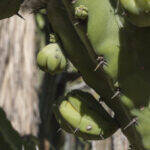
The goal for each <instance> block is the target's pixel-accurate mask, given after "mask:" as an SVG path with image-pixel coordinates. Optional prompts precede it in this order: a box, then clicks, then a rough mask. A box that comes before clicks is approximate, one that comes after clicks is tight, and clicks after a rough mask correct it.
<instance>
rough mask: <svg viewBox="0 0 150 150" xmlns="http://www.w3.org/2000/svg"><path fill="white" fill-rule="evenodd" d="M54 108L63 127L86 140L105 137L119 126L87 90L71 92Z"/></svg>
mask: <svg viewBox="0 0 150 150" xmlns="http://www.w3.org/2000/svg"><path fill="white" fill-rule="evenodd" d="M53 110H54V113H55V116H56V118H57V120H58V122H59V123H60V126H61V128H62V129H64V130H65V131H67V132H69V133H74V134H75V135H76V136H78V137H81V138H83V139H84V140H101V139H105V138H107V137H109V136H111V135H112V134H113V133H114V132H115V131H116V130H117V129H118V128H119V127H118V125H117V123H116V122H115V120H114V119H113V118H112V117H110V116H109V115H108V114H107V112H106V111H105V110H104V108H103V107H102V106H101V105H100V104H99V102H98V101H97V100H95V99H94V97H93V96H92V95H91V94H89V93H87V92H82V91H79V90H74V91H72V92H70V93H69V94H68V95H67V96H66V97H65V98H61V99H60V100H59V101H58V102H57V103H56V104H55V105H54V106H53Z"/></svg>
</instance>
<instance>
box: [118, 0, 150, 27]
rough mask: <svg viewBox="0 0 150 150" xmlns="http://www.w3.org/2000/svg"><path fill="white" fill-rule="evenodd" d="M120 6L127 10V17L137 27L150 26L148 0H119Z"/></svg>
mask: <svg viewBox="0 0 150 150" xmlns="http://www.w3.org/2000/svg"><path fill="white" fill-rule="evenodd" d="M120 2H121V4H122V6H123V7H124V8H125V10H127V12H128V15H127V19H128V20H129V21H130V22H131V23H132V24H134V25H136V26H139V27H148V26H150V1H149V0H130V1H129V0H121V1H120Z"/></svg>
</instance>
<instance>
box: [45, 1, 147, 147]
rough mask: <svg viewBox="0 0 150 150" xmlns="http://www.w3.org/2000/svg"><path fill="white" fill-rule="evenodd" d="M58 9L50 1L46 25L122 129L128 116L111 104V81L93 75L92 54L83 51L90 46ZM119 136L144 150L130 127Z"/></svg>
mask: <svg viewBox="0 0 150 150" xmlns="http://www.w3.org/2000/svg"><path fill="white" fill-rule="evenodd" d="M92 2H93V1H92ZM94 2H95V1H94ZM96 2H97V4H98V5H96V6H99V3H98V2H99V1H96ZM62 7H64V6H63V5H62V4H61V2H60V1H57V0H55V1H54V0H50V1H49V3H48V7H47V11H48V17H49V20H50V23H51V25H52V27H53V29H54V31H55V32H56V33H57V34H58V35H59V37H60V39H61V42H62V44H63V46H64V49H65V53H66V56H67V57H68V58H69V59H70V60H71V61H72V63H73V64H74V65H75V67H76V68H77V69H78V70H79V71H80V72H81V73H82V76H83V79H84V80H85V82H86V83H87V84H88V85H89V86H91V87H92V88H93V89H95V91H96V92H97V93H99V94H100V95H101V97H102V98H103V100H104V101H105V102H106V104H107V105H108V106H109V107H110V108H111V109H112V110H113V111H114V112H115V117H116V119H117V121H118V123H119V124H120V126H121V127H122V128H124V127H125V126H126V125H127V124H128V123H129V122H130V121H131V118H130V115H129V114H130V113H129V112H128V111H127V110H125V109H124V107H123V105H122V103H121V102H120V99H119V98H117V97H115V98H114V99H113V100H111V97H112V96H113V95H114V92H115V89H114V87H113V84H112V79H111V78H110V77H109V76H108V75H107V74H106V72H105V71H104V70H103V69H101V68H99V69H98V70H97V71H94V70H95V67H96V66H97V61H96V58H95V57H94V54H93V53H94V52H92V51H91V49H90V48H87V47H88V46H89V45H90V44H87V45H88V46H87V45H84V42H85V41H82V40H81V38H80V37H79V34H78V32H76V30H75V26H74V24H72V22H71V21H70V19H69V16H70V15H68V13H67V12H66V11H65V9H62ZM94 9H95V8H94ZM88 11H89V10H88ZM96 20H98V19H96ZM60 24H61V26H60ZM66 27H67V28H66ZM78 31H80V30H78ZM95 33H97V32H95ZM123 132H124V134H125V135H126V136H127V137H128V139H129V141H130V143H131V144H132V145H134V146H135V148H136V150H144V148H143V145H142V143H141V138H140V136H139V135H138V134H137V131H136V130H135V127H134V125H131V126H130V127H129V128H127V129H126V130H125V131H123Z"/></svg>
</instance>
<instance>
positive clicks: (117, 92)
mask: <svg viewBox="0 0 150 150" xmlns="http://www.w3.org/2000/svg"><path fill="white" fill-rule="evenodd" d="M119 95H120V89H119V88H117V90H116V92H115V94H114V95H113V96H112V97H111V99H114V98H115V97H117V96H119Z"/></svg>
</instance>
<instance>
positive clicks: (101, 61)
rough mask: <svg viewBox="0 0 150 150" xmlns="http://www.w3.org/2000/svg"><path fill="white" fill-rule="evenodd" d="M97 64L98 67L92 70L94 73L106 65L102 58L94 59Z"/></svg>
mask: <svg viewBox="0 0 150 150" xmlns="http://www.w3.org/2000/svg"><path fill="white" fill-rule="evenodd" d="M96 60H97V61H98V62H99V63H98V65H97V66H96V68H95V69H94V71H96V70H97V69H98V68H99V67H100V66H102V67H103V66H104V65H107V62H106V61H105V60H104V57H103V56H99V57H98V58H97V59H96Z"/></svg>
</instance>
